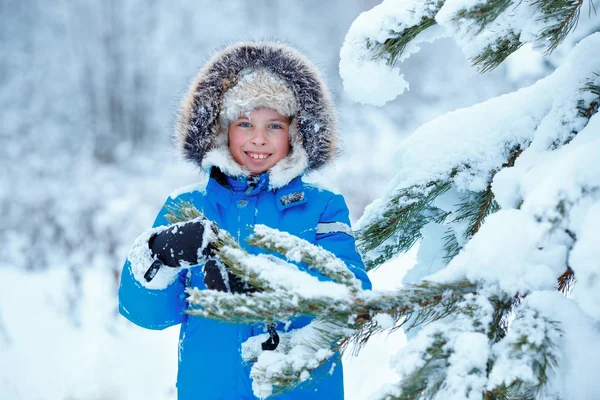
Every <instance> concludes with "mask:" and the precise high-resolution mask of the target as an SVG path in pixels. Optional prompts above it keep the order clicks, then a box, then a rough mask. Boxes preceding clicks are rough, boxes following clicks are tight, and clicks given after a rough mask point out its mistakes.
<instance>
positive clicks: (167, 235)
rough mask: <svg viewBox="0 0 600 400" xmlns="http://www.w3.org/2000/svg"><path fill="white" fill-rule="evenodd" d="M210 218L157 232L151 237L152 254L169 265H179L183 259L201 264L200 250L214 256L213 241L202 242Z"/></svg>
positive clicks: (204, 254)
mask: <svg viewBox="0 0 600 400" xmlns="http://www.w3.org/2000/svg"><path fill="white" fill-rule="evenodd" d="M208 223H210V222H209V221H208V220H206V219H203V220H193V221H191V222H188V223H186V224H183V225H177V226H172V227H171V228H169V229H167V230H165V231H162V232H160V233H157V234H156V235H154V236H152V237H151V238H150V241H149V243H148V245H149V246H150V249H151V250H152V254H153V255H154V256H155V257H157V258H158V259H159V260H160V261H162V263H163V264H164V265H166V266H169V267H173V268H175V267H179V266H180V265H181V262H182V261H185V262H187V263H189V264H192V265H194V264H199V259H198V258H199V257H198V250H199V249H202V251H201V255H202V256H204V257H207V258H208V257H212V256H214V254H215V247H214V246H213V245H212V244H211V243H202V240H203V236H204V229H205V225H206V224H208Z"/></svg>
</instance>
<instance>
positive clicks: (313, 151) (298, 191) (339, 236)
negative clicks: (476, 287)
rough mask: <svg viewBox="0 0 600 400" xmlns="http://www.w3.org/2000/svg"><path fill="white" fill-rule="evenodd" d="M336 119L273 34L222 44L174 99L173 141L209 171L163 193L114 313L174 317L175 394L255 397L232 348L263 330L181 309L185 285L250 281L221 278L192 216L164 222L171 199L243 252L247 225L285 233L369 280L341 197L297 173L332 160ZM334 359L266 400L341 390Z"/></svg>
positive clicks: (330, 399) (149, 319) (272, 342)
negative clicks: (203, 179) (179, 100)
mask: <svg viewBox="0 0 600 400" xmlns="http://www.w3.org/2000/svg"><path fill="white" fill-rule="evenodd" d="M335 125H336V121H335V114H334V109H333V106H332V103H331V99H330V94H329V91H328V89H327V88H326V86H325V84H324V82H323V80H322V79H321V77H320V74H319V72H318V71H317V69H316V68H315V67H314V66H313V65H312V64H311V63H310V62H309V61H308V60H307V59H306V58H305V57H304V56H303V55H302V54H301V53H299V52H298V51H296V50H294V49H292V48H290V47H288V46H285V45H282V44H279V43H268V42H267V43H265V42H258V43H240V44H236V45H233V46H230V47H228V48H226V49H224V50H222V51H221V52H220V53H218V54H217V55H216V56H215V57H214V58H213V59H212V60H210V61H209V62H208V64H207V65H206V66H205V67H204V69H203V70H202V71H200V73H199V75H198V76H197V78H196V79H195V81H194V82H193V83H192V85H191V88H190V90H189V92H188V94H187V96H186V98H185V99H184V102H183V104H182V107H181V113H180V117H179V121H178V125H177V141H178V144H179V147H180V149H181V151H182V152H183V154H184V155H185V157H186V158H187V159H189V160H191V161H192V162H194V163H196V164H197V165H198V166H200V167H201V168H203V169H206V170H209V171H210V179H209V180H208V183H207V186H206V188H205V189H203V190H202V191H191V192H187V193H183V194H180V195H179V196H177V198H175V199H173V198H168V199H167V201H166V204H165V206H164V207H163V209H162V210H161V211H160V212H159V214H158V217H157V218H156V221H155V223H154V228H153V229H152V230H150V231H148V232H145V233H144V234H142V235H141V236H140V237H139V238H138V239H137V240H136V243H135V244H134V246H133V249H132V250H131V252H130V254H129V256H128V259H127V261H126V262H125V266H124V268H123V273H122V276H121V286H120V289H119V309H120V312H121V314H122V315H124V316H125V317H126V318H128V319H129V320H130V321H132V322H134V323H136V324H137V325H139V326H142V327H145V328H149V329H163V328H166V327H169V326H172V325H176V324H181V331H180V345H179V370H178V376H177V389H178V398H179V400H192V399H194V400H200V399H202V400H218V399H227V400H229V399H255V398H256V397H254V395H253V394H252V389H251V380H250V377H249V371H250V366H248V365H244V364H243V362H242V358H241V353H240V349H241V344H242V343H243V342H244V341H246V340H247V339H248V338H249V337H251V336H254V335H258V334H261V333H263V331H262V329H258V328H257V327H254V326H252V325H249V324H237V325H236V324H228V323H223V322H219V321H214V320H210V319H205V318H199V317H194V316H189V315H188V314H186V313H185V312H184V311H185V310H186V308H187V304H186V297H185V288H186V287H197V288H200V289H206V290H223V291H231V292H234V293H246V292H252V290H253V289H252V288H251V287H248V286H247V284H244V282H242V281H241V280H240V279H239V278H237V277H235V276H233V275H232V274H223V275H222V274H221V273H220V270H219V268H218V267H216V266H215V262H214V260H210V261H206V260H207V259H208V258H206V257H203V256H202V254H204V255H207V254H210V251H211V249H210V243H205V242H206V240H203V236H204V235H203V232H204V224H203V221H202V220H199V219H196V220H192V221H190V222H188V223H179V224H177V225H176V226H174V227H173V226H171V227H169V223H168V222H167V220H166V219H165V216H166V214H168V209H169V207H171V206H172V205H173V204H176V203H177V202H179V201H182V200H183V201H188V202H190V203H192V204H194V205H195V207H196V208H197V209H198V210H200V211H201V212H202V213H203V214H204V216H205V217H206V218H207V219H208V220H210V221H212V222H214V223H216V224H217V225H218V226H219V227H220V228H221V229H225V230H226V231H228V232H229V233H230V234H232V235H233V236H234V237H235V238H237V239H238V240H239V243H240V244H241V245H242V246H244V247H246V248H247V250H248V251H249V252H251V253H255V252H256V249H252V248H250V247H249V246H247V244H246V239H247V237H248V236H249V235H250V234H251V233H252V231H253V229H252V228H253V227H254V226H255V225H256V224H264V225H267V226H270V227H272V228H276V229H279V230H281V231H285V232H289V233H291V234H293V235H296V236H298V237H300V238H302V239H305V240H307V241H309V242H311V243H314V244H316V245H319V246H321V247H323V248H325V249H327V250H329V251H331V252H332V253H334V254H335V255H336V256H337V257H339V258H340V259H342V260H343V261H344V262H345V263H346V264H347V266H348V268H349V269H350V270H351V271H352V272H353V273H354V274H355V275H356V276H357V278H359V279H360V280H361V281H362V282H363V287H364V288H370V282H369V279H368V277H367V275H366V273H365V271H364V265H363V263H362V261H361V259H360V256H359V255H358V253H357V252H356V250H355V246H354V238H353V237H352V232H351V230H350V226H349V218H348V209H347V207H346V205H345V202H344V199H343V197H342V196H341V195H337V194H333V193H331V192H329V191H326V190H323V189H318V188H316V187H314V186H311V185H309V184H307V183H304V182H303V181H302V179H301V176H302V175H303V174H304V173H306V172H308V171H312V170H315V169H318V168H319V167H321V166H323V165H324V164H326V163H327V162H329V161H331V160H332V158H333V157H334V155H335V153H336V150H337V149H336V144H337V143H336V138H335V132H336V131H335V130H336V127H335ZM205 261H206V262H205ZM190 265H191V266H190ZM307 272H308V273H313V272H312V271H307ZM309 322H310V319H309V318H297V319H296V320H294V321H292V323H291V324H289V326H286V325H284V324H283V323H280V324H278V325H277V326H274V327H273V326H271V328H270V329H269V333H270V335H271V337H270V339H269V340H268V341H267V342H265V343H263V349H265V350H266V351H268V350H269V349H274V348H275V347H276V346H277V333H276V332H277V330H279V331H280V332H281V331H283V330H285V329H297V328H301V327H303V326H305V325H307V324H308V323H309ZM273 328H275V329H273ZM338 357H339V355H338ZM334 358H336V357H332V360H330V361H329V362H327V363H325V364H324V365H322V366H321V367H319V369H317V371H315V379H311V380H309V381H308V382H305V383H304V384H302V385H300V386H299V387H297V388H296V389H294V390H291V391H289V392H286V393H283V394H281V395H279V396H276V397H273V398H276V399H327V400H334V399H343V397H344V395H343V381H342V369H341V363H340V362H339V360H335V361H337V362H335V366H334V360H333V359H334ZM317 375H318V376H317Z"/></svg>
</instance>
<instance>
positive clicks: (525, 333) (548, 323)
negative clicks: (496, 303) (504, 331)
mask: <svg viewBox="0 0 600 400" xmlns="http://www.w3.org/2000/svg"><path fill="white" fill-rule="evenodd" d="M512 325H513V326H511V333H510V334H509V335H507V336H506V338H504V339H503V340H502V341H501V342H499V343H497V344H495V345H494V347H496V346H500V347H498V348H496V349H495V350H494V352H493V353H495V354H496V359H495V360H493V362H495V363H501V364H502V365H501V366H500V367H498V368H499V371H498V374H499V375H501V376H502V375H503V374H504V370H505V369H506V368H507V367H508V365H510V363H517V364H519V365H526V366H528V367H530V368H531V371H532V373H533V376H534V380H533V381H532V380H523V379H521V378H516V379H514V380H513V381H512V382H510V383H509V384H508V385H506V384H505V383H501V384H499V385H497V386H496V387H494V388H493V389H492V390H491V392H492V393H493V394H495V395H496V396H499V398H502V397H501V396H512V397H513V398H523V399H534V398H537V396H538V395H539V393H541V392H542V391H543V390H544V388H545V387H546V386H547V384H548V382H549V380H550V376H551V375H552V374H553V371H554V370H555V369H556V367H557V366H558V357H559V351H558V348H557V340H558V339H559V338H560V337H561V336H562V335H563V331H562V329H561V328H560V325H559V323H558V322H557V321H553V320H550V319H548V318H546V317H544V316H542V315H541V314H540V313H539V312H538V311H537V310H534V309H531V308H525V309H522V310H520V312H519V314H518V315H517V317H516V319H515V321H514V322H513V324H512ZM515 331H516V333H515ZM540 335H541V337H542V338H541V340H540ZM507 363H508V364H507ZM494 367H495V366H494ZM494 373H496V371H494V369H492V372H491V374H494Z"/></svg>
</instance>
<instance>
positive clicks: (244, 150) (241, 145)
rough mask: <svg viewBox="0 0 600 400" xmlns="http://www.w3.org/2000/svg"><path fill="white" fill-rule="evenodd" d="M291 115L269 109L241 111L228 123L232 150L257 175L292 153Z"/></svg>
mask: <svg viewBox="0 0 600 400" xmlns="http://www.w3.org/2000/svg"><path fill="white" fill-rule="evenodd" d="M290 122H291V121H290V118H289V117H286V116H284V115H281V114H279V113H278V112H277V111H275V110H272V109H270V108H257V109H256V110H254V111H252V112H250V113H246V114H241V115H240V116H239V117H238V119H237V120H235V121H233V122H232V123H231V124H229V151H231V154H232V155H233V159H234V160H235V161H236V162H237V163H238V164H240V165H243V166H245V167H246V168H248V170H250V172H251V173H252V174H254V175H256V174H260V173H262V172H265V171H267V170H268V169H270V168H271V167H272V166H274V165H275V164H277V163H278V162H279V161H280V160H281V159H283V158H284V157H285V156H287V155H288V153H289V152H290V138H289V129H290Z"/></svg>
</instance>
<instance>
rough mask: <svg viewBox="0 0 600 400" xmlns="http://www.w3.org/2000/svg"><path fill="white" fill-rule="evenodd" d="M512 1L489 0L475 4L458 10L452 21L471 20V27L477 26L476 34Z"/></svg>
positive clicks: (457, 22) (458, 22)
mask: <svg viewBox="0 0 600 400" xmlns="http://www.w3.org/2000/svg"><path fill="white" fill-rule="evenodd" d="M511 3H512V1H511V0H489V1H487V2H485V3H482V4H476V5H475V6H473V7H472V8H469V9H462V10H460V11H458V12H457V13H456V14H455V15H454V17H453V18H452V21H454V23H456V24H460V23H463V22H462V21H461V20H463V19H468V20H472V21H473V23H472V24H471V27H478V29H477V32H476V34H479V33H481V32H482V31H483V30H484V29H485V27H486V26H487V25H488V24H489V23H491V22H493V21H494V20H495V19H496V18H498V16H499V15H500V14H502V13H503V12H504V10H506V9H507V8H508V6H509V5H510V4H511Z"/></svg>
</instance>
